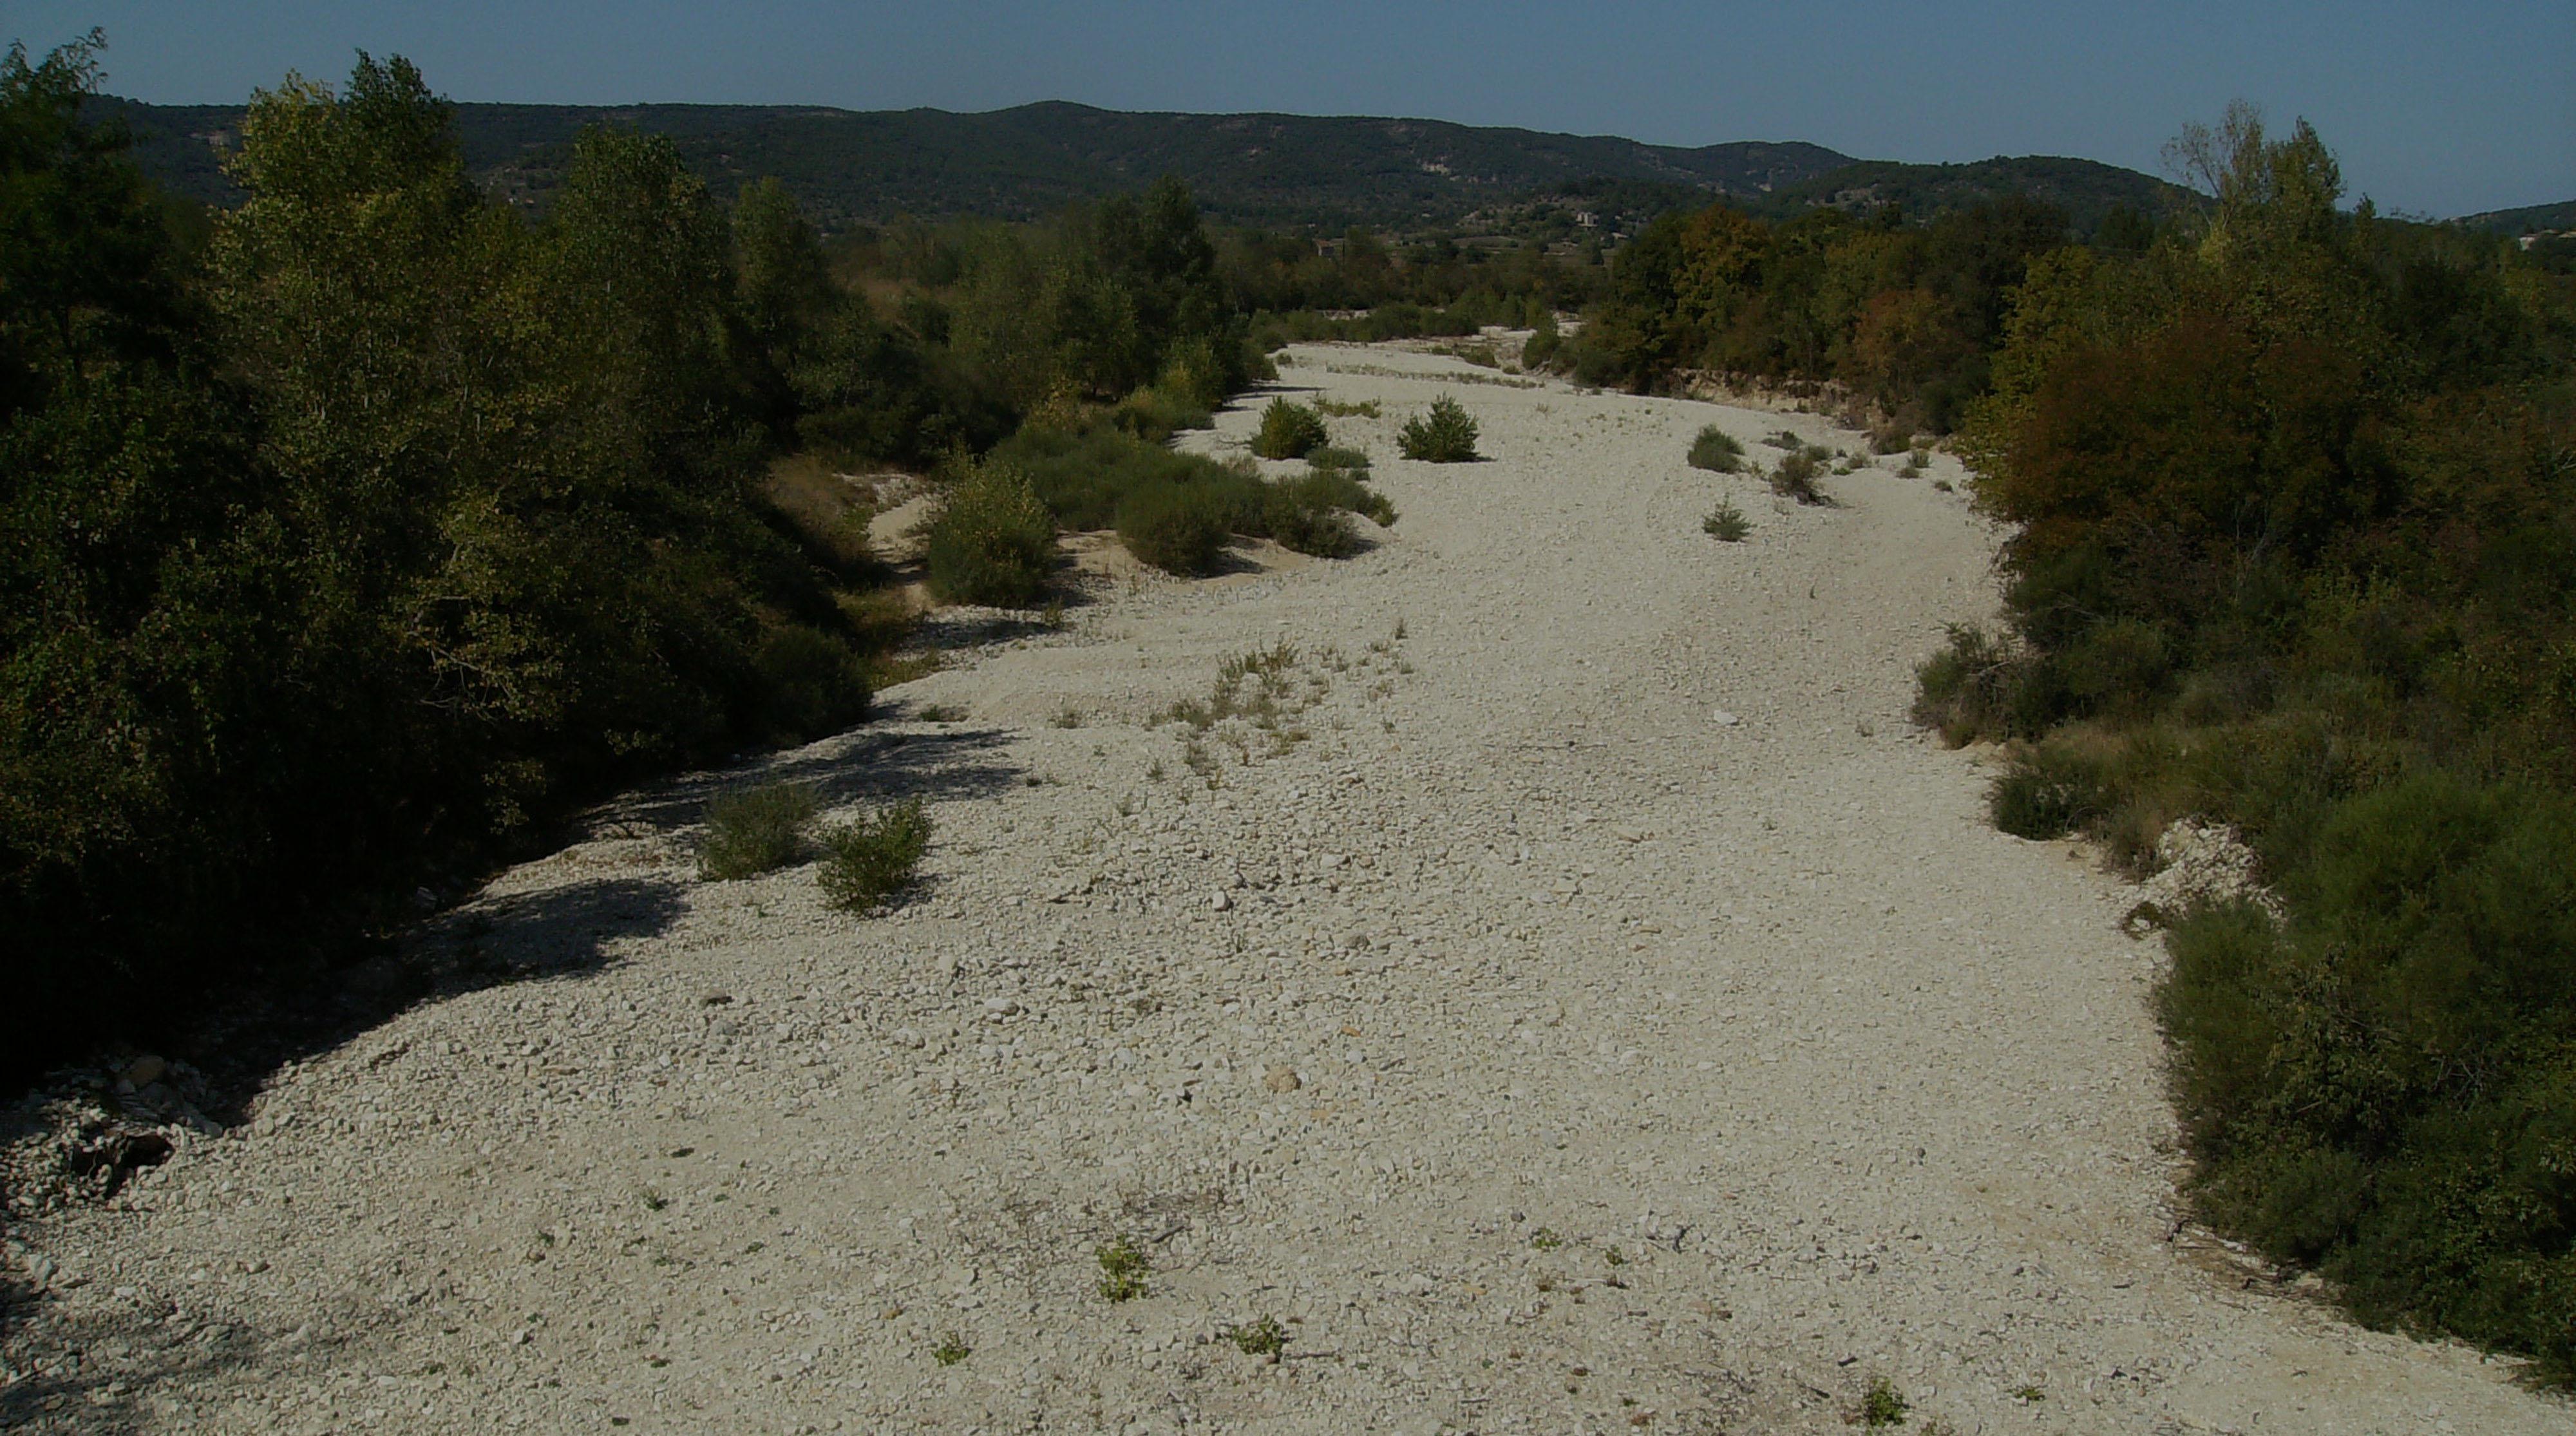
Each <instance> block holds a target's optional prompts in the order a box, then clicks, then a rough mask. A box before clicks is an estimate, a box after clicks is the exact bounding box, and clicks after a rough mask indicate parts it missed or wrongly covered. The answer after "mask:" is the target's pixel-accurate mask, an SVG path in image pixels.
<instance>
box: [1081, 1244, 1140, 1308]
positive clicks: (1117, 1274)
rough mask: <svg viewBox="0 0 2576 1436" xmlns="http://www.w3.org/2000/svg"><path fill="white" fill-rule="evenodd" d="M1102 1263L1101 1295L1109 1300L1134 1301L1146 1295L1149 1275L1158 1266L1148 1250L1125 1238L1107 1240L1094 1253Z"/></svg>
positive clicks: (1094, 1256) (1093, 1257) (1094, 1258)
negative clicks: (1146, 1282) (1146, 1251)
mask: <svg viewBox="0 0 2576 1436" xmlns="http://www.w3.org/2000/svg"><path fill="white" fill-rule="evenodd" d="M1091 1255H1092V1260H1094V1261H1096V1262H1098V1263H1099V1264H1100V1295H1101V1297H1102V1299H1104V1300H1107V1301H1113V1302H1116V1301H1134V1300H1135V1299H1136V1298H1138V1297H1140V1296H1143V1295H1144V1294H1145V1274H1146V1273H1147V1272H1150V1271H1152V1270H1153V1269H1154V1264H1153V1262H1152V1261H1151V1260H1150V1259H1149V1258H1147V1257H1146V1255H1145V1252H1144V1249H1143V1248H1141V1247H1139V1246H1137V1245H1136V1244H1135V1243H1134V1242H1131V1241H1129V1240H1128V1239H1127V1238H1125V1237H1118V1238H1115V1239H1113V1240H1111V1241H1109V1242H1106V1243H1103V1244H1102V1245H1101V1246H1100V1247H1098V1248H1096V1249H1095V1250H1094V1251H1093V1252H1092V1254H1091Z"/></svg>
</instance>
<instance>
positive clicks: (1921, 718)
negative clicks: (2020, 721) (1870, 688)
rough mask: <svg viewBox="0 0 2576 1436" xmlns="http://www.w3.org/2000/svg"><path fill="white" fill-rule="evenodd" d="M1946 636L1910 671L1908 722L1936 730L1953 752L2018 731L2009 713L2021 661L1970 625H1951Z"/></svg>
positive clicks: (2020, 657) (2020, 658) (2022, 666)
mask: <svg viewBox="0 0 2576 1436" xmlns="http://www.w3.org/2000/svg"><path fill="white" fill-rule="evenodd" d="M1949 636H1950V641H1949V643H1948V645H1947V646H1945V647H1944V648H1942V649H1941V651H1940V652H1938V653H1935V654H1933V655H1932V656H1931V657H1930V658H1927V659H1925V660H1923V664H1922V666H1921V667H1918V668H1916V669H1915V670H1914V688H1915V695H1914V721H1915V722H1917V723H1920V724H1922V725H1923V726H1924V727H1926V728H1937V729H1939V730H1940V733H1941V740H1942V741H1943V742H1945V743H1947V744H1949V745H1950V746H1951V747H1953V748H1956V747H1958V746H1959V745H1961V744H1963V743H1972V742H1975V741H1976V740H1978V739H1980V738H1988V739H1992V738H2007V737H2011V736H2014V735H2015V734H2016V733H2018V732H2021V731H2024V730H2022V729H2020V728H2017V727H2016V726H2015V724H2014V722H2013V714H2014V700H2015V696H2016V693H2017V690H2018V689H2019V688H2020V686H2021V678H2022V674H2023V672H2024V669H2025V668H2026V666H2027V663H2026V660H2025V659H2024V658H2023V657H2022V656H2021V655H2019V654H2016V653H2014V652H2013V651H2012V650H2011V649H2009V648H2007V647H2006V646H2005V645H2004V644H2003V643H2002V642H2000V641H1999V640H1997V639H1996V638H1995V637H1994V636H1993V635H1992V634H1989V633H1987V632H1986V631H1985V630H1984V629H1982V628H1978V627H1975V626H1973V625H1970V624H1964V623H1954V624H1951V625H1950V627H1949Z"/></svg>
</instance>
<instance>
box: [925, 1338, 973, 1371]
mask: <svg viewBox="0 0 2576 1436" xmlns="http://www.w3.org/2000/svg"><path fill="white" fill-rule="evenodd" d="M974 1354H975V1348H973V1347H971V1346H968V1345H967V1344H966V1338H964V1337H962V1336H959V1335H958V1334H957V1333H956V1332H953V1331H952V1332H950V1333H948V1334H947V1335H946V1336H943V1337H941V1338H939V1344H938V1345H937V1346H934V1347H932V1348H930V1359H931V1360H933V1361H936V1362H938V1363H939V1364H940V1365H942V1366H955V1365H956V1364H957V1363H958V1362H961V1361H964V1360H965V1359H966V1358H967V1357H970V1356H972V1355H974Z"/></svg>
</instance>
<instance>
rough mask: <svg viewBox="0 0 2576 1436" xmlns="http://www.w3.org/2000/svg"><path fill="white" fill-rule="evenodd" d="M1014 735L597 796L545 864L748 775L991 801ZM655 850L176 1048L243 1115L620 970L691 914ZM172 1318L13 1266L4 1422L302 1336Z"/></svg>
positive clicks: (891, 738)
mask: <svg viewBox="0 0 2576 1436" xmlns="http://www.w3.org/2000/svg"><path fill="white" fill-rule="evenodd" d="M1011 736H1012V735H1011V734H1010V732H1009V731H1008V730H1005V729H999V728H961V729H957V730H954V731H944V732H937V733H920V732H909V733H904V732H888V731H885V730H884V729H881V728H862V729H855V730H852V731H850V732H847V733H843V734H840V735H837V736H835V737H833V738H828V739H824V740H822V741H819V742H816V743H813V744H809V745H807V746H805V747H803V748H799V749H794V750H790V751H787V752H783V753H778V754H772V755H768V756H766V757H764V758H762V759H759V760H757V761H753V762H747V763H745V764H742V765H740V766H737V767H735V768H732V769H727V770H722V771H715V772H707V773H701V774H694V775H690V776H688V777H685V778H681V779H677V780H674V781H671V782H666V783H663V784H659V785H657V786H655V787H653V788H650V789H646V790H643V791H641V792H638V793H634V794H629V795H627V796H625V797H622V798H620V799H617V800H614V801H612V802H610V803H608V804H605V805H602V806H601V807H599V808H596V809H593V810H592V811H591V813H590V814H588V815H586V817H585V819H584V820H583V821H582V822H581V823H580V824H578V825H576V826H575V827H574V828H573V829H572V830H571V831H570V833H569V834H568V835H567V836H568V841H567V842H566V843H565V844H564V845H563V846H562V847H561V848H559V849H558V851H557V852H556V853H555V854H553V855H552V857H551V858H549V859H545V860H541V861H560V860H568V859H569V860H574V861H575V862H576V863H577V862H578V860H579V859H580V857H581V855H582V854H583V852H584V850H585V849H593V850H594V851H596V850H597V849H605V850H606V851H605V852H604V853H601V854H600V856H599V858H598V860H599V861H604V862H612V863H615V862H627V861H632V860H633V859H632V858H631V857H621V856H620V855H619V854H618V853H617V852H616V847H617V845H618V843H619V842H620V840H632V839H639V838H644V839H653V840H656V841H657V842H658V841H660V840H667V839H668V838H670V837H671V836H673V835H674V834H677V833H679V832H681V831H684V830H685V829H687V828H688V827H690V826H693V825H695V824H696V823H698V822H699V821H700V820H701V818H702V815H703V811H704V808H705V804H706V801H707V799H708V798H710V797H712V796H714V795H715V794H717V793H720V792H723V791H725V790H727V789H730V788H734V787H739V786H744V785H747V784H753V783H763V782H779V781H786V782H800V783H806V784H810V785H811V786H812V787H813V788H814V789H815V791H816V793H817V795H818V796H819V797H820V798H821V799H822V800H823V801H824V803H825V804H826V805H842V804H847V803H853V802H885V801H893V800H900V799H903V798H907V797H915V796H918V797H922V798H926V799H930V800H933V801H940V800H959V799H972V798H976V797H983V796H988V795H990V794H993V793H996V792H999V791H1001V790H1002V789H1004V788H1007V787H1010V786H1012V785H1014V784H1015V783H1017V782H1018V781H1020V778H1021V774H1022V769H1021V768H1020V766H1019V765H1017V764H1014V763H1011V762H1009V761H1008V760H1007V759H1005V758H1003V757H1002V756H1001V753H1002V750H1003V749H1004V748H1006V747H1007V745H1008V744H1009V742H1010V740H1011ZM655 852H656V853H657V854H658V856H656V857H655V858H654V859H653V860H652V862H651V863H649V864H644V865H641V866H642V870H629V871H625V872H612V873H602V874H597V875H581V874H580V873H579V872H578V868H577V866H576V868H575V870H574V871H573V872H572V873H571V874H568V875H567V878H566V880H564V881H561V882H559V883H555V884H552V885H547V886H539V887H536V888H534V889H532V890H528V891H522V892H512V893H490V892H489V891H488V890H487V892H486V893H485V894H484V895H481V896H478V897H476V898H474V899H472V900H469V901H468V902H466V903H464V904H462V905H460V906H458V907H456V908H453V909H451V910H450V911H448V912H446V913H442V914H440V915H438V916H436V917H433V918H430V919H427V920H425V921H424V922H422V923H420V924H418V925H416V926H415V927H414V929H413V930H412V931H410V932H409V933H406V934H403V935H401V936H400V937H399V938H394V937H388V938H385V939H382V940H379V941H377V942H374V943H371V944H370V945H369V946H368V947H367V948H366V950H364V951H363V952H361V953H359V954H357V956H356V960H354V961H349V962H344V963H340V964H336V965H329V966H323V965H312V966H308V967H305V968H303V969H300V970H299V971H298V972H297V973H296V974H294V976H295V978H296V980H293V981H280V982H278V983H275V984H273V985H271V986H270V987H268V988H265V989H263V991H262V992H260V993H259V994H257V996H256V997H255V998H253V999H247V1000H244V1001H242V1002H238V1003H235V1004H232V1005H230V1006H229V1007H228V1008H226V1009H224V1010H222V1011H219V1012H217V1013H214V1014H211V1015H209V1016H208V1018H207V1019H206V1020H205V1021H204V1022H203V1023H202V1024H200V1026H199V1027H198V1028H197V1029H196V1030H195V1031H194V1032H193V1033H192V1034H191V1035H190V1036H189V1037H188V1039H187V1040H186V1041H185V1042H183V1043H181V1044H178V1045H176V1046H174V1047H173V1048H172V1055H175V1056H178V1057H180V1058H182V1059H184V1060H186V1061H188V1062H189V1063H191V1064H193V1065H194V1066H196V1067H197V1068H199V1069H201V1070H202V1071H203V1072H204V1073H205V1074H206V1077H207V1079H208V1083H207V1085H208V1096H207V1100H205V1101H204V1102H202V1103H201V1104H200V1110H201V1111H203V1113H204V1114H205V1115H206V1116H207V1117H208V1118H210V1119H212V1120H214V1121H216V1122H218V1123H221V1124H224V1125H235V1124H238V1123H240V1122H241V1121H243V1120H244V1119H245V1118H246V1116H247V1115H248V1112H247V1108H248V1106H249V1102H250V1099H251V1098H252V1097H253V1096H255V1095H256V1094H257V1093H258V1091H259V1090H260V1089H261V1088H262V1087H263V1086H264V1085H265V1084H266V1082H267V1081H268V1079H269V1078H270V1077H272V1076H273V1075H274V1074H275V1072H276V1071H277V1070H278V1068H279V1067H281V1066H283V1065H284V1064H286V1063H289V1062H297V1061H302V1060H304V1059H306V1058H309V1057H311V1056H314V1055H316V1054H319V1053H322V1052H326V1051H330V1050H333V1049H335V1048H338V1047H341V1046H343V1045H345V1044H347V1043H349V1042H350V1041H352V1040H354V1039H356V1038H358V1037H359V1036H360V1035H362V1034H363V1033H365V1032H367V1031H369V1030H370V1029H373V1028H375V1027H379V1026H381V1025H383V1024H384V1023H385V1022H387V1021H389V1020H391V1019H392V1018H394V1017H395V1016H397V1015H399V1014H400V1013H402V1012H403V1011H405V1010H407V1009H409V1008H411V1007H413V1006H416V1005H419V1004H421V1003H424V1002H432V1001H439V1000H443V999H446V998H450V997H455V996H458V995H461V994H464V993H469V992H473V991H476V990H479V989H484V988H490V987H494V986H499V985H503V984H510V983H520V982H541V981H578V980H581V979H583V978H586V977H588V976H590V975H592V974H595V973H597V972H599V971H601V970H603V969H604V968H605V967H607V966H608V965H610V964H611V963H612V962H613V961H614V960H615V954H616V953H617V951H618V950H619V947H620V945H621V944H623V943H627V942H630V941H632V940H635V939H639V938H650V937H655V936H658V935H660V934H662V933H664V932H666V931H668V930H669V929H670V928H671V927H672V925H673V924H674V923H675V922H677V920H678V919H679V917H680V916H681V914H683V913H684V912H685V911H686V910H687V908H688V901H689V891H690V889H691V887H692V886H694V884H693V883H692V882H691V880H690V879H688V878H687V877H685V876H682V875H681V874H679V873H676V872H674V871H673V870H672V867H671V864H670V862H669V861H668V857H669V853H670V848H669V847H668V845H667V843H663V844H662V845H661V846H659V847H657V848H656V849H655ZM915 896H916V899H917V898H918V896H919V895H918V894H916V895H915ZM91 1090H94V1091H100V1092H103V1091H104V1090H105V1089H104V1088H103V1087H100V1088H96V1089H91ZM102 1110H106V1109H102ZM45 1120H46V1119H45V1116H44V1114H42V1113H41V1112H39V1111H38V1110H37V1109H36V1108H35V1107H34V1106H33V1105H14V1106H11V1107H9V1108H6V1109H0V1143H5V1142H8V1141H13V1140H15V1139H17V1138H19V1137H22V1136H27V1135H32V1134H34V1133H35V1132H36V1131H37V1130H38V1129H39V1128H40V1127H41V1126H42V1125H43V1123H44V1122H45ZM168 1316H169V1312H168V1311H167V1310H164V1311H161V1312H158V1313H155V1312H152V1311H150V1310H149V1309H143V1310H135V1311H129V1310H125V1309H124V1308H122V1307H119V1308H118V1309H116V1310H114V1311H112V1312H103V1313H93V1312H87V1311H84V1312H83V1313H82V1314H81V1315H79V1316H77V1317H72V1316H69V1315H67V1314H66V1308H65V1304H64V1303H62V1302H61V1301H60V1300H59V1298H58V1297H57V1296H56V1295H55V1294H52V1293H48V1292H46V1291H44V1290H40V1289H39V1288H38V1286H37V1285H36V1284H35V1283H34V1282H32V1281H31V1280H30V1279H29V1273H28V1272H27V1271H26V1270H24V1269H21V1268H19V1267H17V1266H16V1265H15V1264H10V1266H9V1267H8V1269H7V1270H6V1271H5V1272H0V1354H5V1355H6V1357H7V1360H8V1361H9V1363H10V1365H11V1366H12V1367H14V1368H16V1369H17V1370H18V1371H19V1372H20V1373H21V1375H20V1378H19V1379H18V1380H16V1381H15V1382H13V1383H11V1384H10V1385H8V1386H7V1387H5V1388H0V1430H12V1431H14V1430H20V1429H33V1430H62V1431H79V1432H84V1433H86V1432H108V1433H123V1432H135V1431H142V1430H146V1429H162V1428H163V1427H165V1426H166V1425H167V1422H166V1420H164V1419H163V1418H162V1417H161V1416H160V1415H159V1414H157V1413H156V1411H155V1409H154V1406H155V1403H154V1400H153V1395H152V1393H153V1391H154V1389H155V1388H156V1387H158V1386H161V1385H164V1384H167V1383H169V1382H172V1381H174V1380H177V1381H188V1380H192V1379H195V1378H201V1377H205V1376H208V1375H210V1374H213V1373H220V1372H224V1371H234V1372H241V1371H247V1370H252V1369H255V1368H256V1367H257V1365H258V1364H259V1363H260V1362H262V1361H263V1360H265V1359H268V1355H267V1353H268V1352H269V1351H270V1349H271V1348H273V1347H277V1346H278V1345H279V1344H280V1343H281V1342H284V1341H288V1340H291V1339H292V1338H286V1337H279V1336H275V1335H271V1334H262V1333H257V1332H253V1331H251V1330H248V1329H246V1328H245V1327H243V1326H241V1325H239V1324H228V1325H225V1326H223V1327H222V1328H221V1329H220V1331H218V1332H217V1333H216V1334H214V1335H212V1336H208V1335H206V1334H205V1331H206V1330H208V1329H200V1330H199V1331H198V1333H197V1334H196V1335H194V1336H193V1337H186V1336H184V1333H178V1334H174V1332H173V1330H172V1329H171V1327H170V1324H169V1323H168V1321H167V1320H166V1318H167V1317H168ZM334 1324H335V1326H342V1328H343V1329H344V1330H345V1329H348V1328H347V1327H346V1326H345V1325H344V1324H342V1323H338V1322H335V1323H334ZM209 1329H211V1328H209ZM39 1351H41V1352H43V1353H45V1354H47V1355H48V1356H49V1357H50V1358H52V1360H51V1362H50V1364H49V1365H48V1366H47V1368H46V1369H45V1370H44V1371H41V1372H38V1371H34V1370H33V1369H32V1358H33V1356H34V1354H36V1353H37V1352H39ZM100 1351H116V1352H123V1353H125V1355H124V1356H123V1357H122V1358H121V1359H119V1360H116V1361H114V1362H98V1361H92V1360H89V1359H81V1360H65V1359H63V1358H65V1357H67V1356H68V1355H69V1354H70V1353H76V1352H100Z"/></svg>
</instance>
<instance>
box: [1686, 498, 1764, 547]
mask: <svg viewBox="0 0 2576 1436" xmlns="http://www.w3.org/2000/svg"><path fill="white" fill-rule="evenodd" d="M1699 526H1700V530H1701V532H1703V533H1706V534H1707V535H1708V536H1709V537H1711V538H1714V539H1716V540H1717V541H1718V542H1720V543H1742V542H1743V541H1744V536H1745V535H1746V534H1749V533H1751V532H1753V524H1752V521H1751V520H1749V519H1747V518H1745V517H1744V510H1742V509H1739V508H1737V507H1736V506H1735V501H1734V500H1733V499H1720V500H1718V501H1717V507H1716V508H1715V509H1712V510H1710V511H1709V515H1708V517H1707V518H1704V519H1702V520H1700V521H1699Z"/></svg>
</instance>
